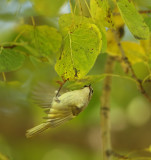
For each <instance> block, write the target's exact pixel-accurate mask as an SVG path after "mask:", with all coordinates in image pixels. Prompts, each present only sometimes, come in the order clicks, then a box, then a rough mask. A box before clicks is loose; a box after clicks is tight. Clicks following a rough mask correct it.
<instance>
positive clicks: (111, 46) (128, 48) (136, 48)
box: [107, 31, 149, 64]
mask: <svg viewBox="0 0 151 160" xmlns="http://www.w3.org/2000/svg"><path fill="white" fill-rule="evenodd" d="M107 38H108V48H107V53H108V54H110V55H112V56H121V51H120V50H119V47H118V45H117V43H116V41H115V39H114V35H113V33H112V32H111V31H108V33H107ZM121 45H122V47H123V49H124V52H125V55H126V56H127V57H128V59H129V61H130V62H131V63H132V64H134V63H137V62H146V61H147V60H148V59H149V57H148V56H147V54H146V52H145V50H144V48H143V47H142V46H141V45H140V44H138V43H136V42H129V41H122V42H121Z"/></svg>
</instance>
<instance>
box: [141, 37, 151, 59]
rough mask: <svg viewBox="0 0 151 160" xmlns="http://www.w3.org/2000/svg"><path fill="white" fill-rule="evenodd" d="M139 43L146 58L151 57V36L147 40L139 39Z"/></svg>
mask: <svg viewBox="0 0 151 160" xmlns="http://www.w3.org/2000/svg"><path fill="white" fill-rule="evenodd" d="M140 44H141V46H142V48H143V49H144V51H145V53H146V55H147V56H148V58H150V59H151V37H150V39H148V40H141V41H140Z"/></svg>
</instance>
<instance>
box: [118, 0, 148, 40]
mask: <svg viewBox="0 0 151 160" xmlns="http://www.w3.org/2000/svg"><path fill="white" fill-rule="evenodd" d="M117 6H118V8H119V11H120V13H121V16H122V17H123V19H124V21H125V23H126V25H127V26H128V28H129V30H130V31H131V33H132V34H133V35H134V37H135V38H136V39H148V38H149V28H148V26H147V25H146V24H145V22H144V20H143V18H142V16H141V15H140V14H139V13H138V12H137V10H136V8H135V7H134V5H133V3H132V2H131V1H129V0H117Z"/></svg>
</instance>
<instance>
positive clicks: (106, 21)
mask: <svg viewBox="0 0 151 160" xmlns="http://www.w3.org/2000/svg"><path fill="white" fill-rule="evenodd" d="M90 9H91V15H92V18H93V19H94V20H95V21H96V23H97V24H99V23H100V24H101V25H104V26H106V27H113V21H112V13H111V10H110V8H109V5H108V0H103V1H100V0H90Z"/></svg>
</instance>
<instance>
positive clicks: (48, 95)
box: [32, 83, 55, 108]
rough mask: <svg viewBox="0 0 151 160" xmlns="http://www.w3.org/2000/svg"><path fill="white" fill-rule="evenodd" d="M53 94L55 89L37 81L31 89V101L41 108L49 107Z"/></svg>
mask: <svg viewBox="0 0 151 160" xmlns="http://www.w3.org/2000/svg"><path fill="white" fill-rule="evenodd" d="M54 96H55V89H54V88H52V87H51V86H50V85H48V84H44V83H39V84H38V85H36V87H34V89H33V91H32V100H33V102H34V103H35V104H37V105H39V106H41V107H42V108H50V107H51V103H52V100H53V97H54Z"/></svg>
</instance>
